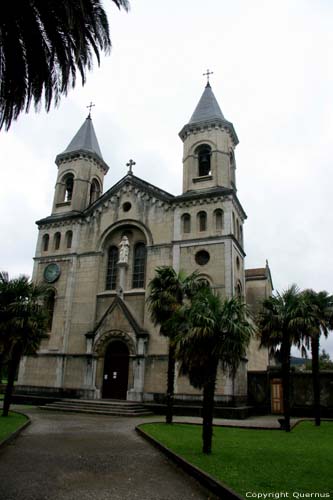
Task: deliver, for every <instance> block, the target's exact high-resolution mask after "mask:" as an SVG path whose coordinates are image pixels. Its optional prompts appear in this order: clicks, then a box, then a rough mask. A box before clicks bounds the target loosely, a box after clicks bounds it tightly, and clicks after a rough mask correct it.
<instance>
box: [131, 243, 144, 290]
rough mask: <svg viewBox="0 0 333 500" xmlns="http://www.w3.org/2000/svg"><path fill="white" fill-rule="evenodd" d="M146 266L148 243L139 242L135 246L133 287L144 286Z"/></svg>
mask: <svg viewBox="0 0 333 500" xmlns="http://www.w3.org/2000/svg"><path fill="white" fill-rule="evenodd" d="M145 267H146V245H145V244H144V243H138V244H137V245H135V248H134V260H133V282H132V286H133V288H144V282H145Z"/></svg>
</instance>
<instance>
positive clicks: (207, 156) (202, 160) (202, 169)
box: [196, 144, 212, 177]
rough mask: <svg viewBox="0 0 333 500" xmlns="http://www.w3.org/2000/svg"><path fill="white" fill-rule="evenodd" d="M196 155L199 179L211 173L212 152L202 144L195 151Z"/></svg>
mask: <svg viewBox="0 0 333 500" xmlns="http://www.w3.org/2000/svg"><path fill="white" fill-rule="evenodd" d="M196 153H197V155H198V174H199V177H203V176H205V175H210V173H211V165H210V163H211V161H210V160H211V154H212V150H211V148H210V146H208V145H207V144H202V145H201V146H199V147H198V148H197V150H196Z"/></svg>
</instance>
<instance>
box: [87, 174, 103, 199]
mask: <svg viewBox="0 0 333 500" xmlns="http://www.w3.org/2000/svg"><path fill="white" fill-rule="evenodd" d="M100 194H101V187H100V185H99V182H98V181H97V180H96V179H93V180H92V183H91V186H90V200H89V203H94V201H96V200H97V199H98V198H99V197H100Z"/></svg>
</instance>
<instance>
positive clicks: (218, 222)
mask: <svg viewBox="0 0 333 500" xmlns="http://www.w3.org/2000/svg"><path fill="white" fill-rule="evenodd" d="M214 216H215V229H216V231H222V229H223V226H224V213H223V210H222V209H221V208H218V209H217V210H215V212H214Z"/></svg>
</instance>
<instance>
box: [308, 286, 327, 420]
mask: <svg viewBox="0 0 333 500" xmlns="http://www.w3.org/2000/svg"><path fill="white" fill-rule="evenodd" d="M303 297H304V300H305V303H306V318H307V320H308V323H309V324H308V328H307V331H305V333H304V341H305V344H306V347H307V348H309V345H311V356H312V384H313V403H314V414H315V423H316V425H317V426H319V425H320V373H319V346H320V336H321V334H322V333H323V334H324V335H325V337H327V336H328V332H329V330H331V329H332V328H333V296H332V295H329V294H328V293H327V292H325V291H322V292H315V291H314V290H305V291H304V292H303Z"/></svg>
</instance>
